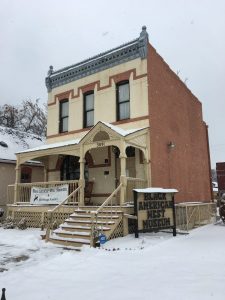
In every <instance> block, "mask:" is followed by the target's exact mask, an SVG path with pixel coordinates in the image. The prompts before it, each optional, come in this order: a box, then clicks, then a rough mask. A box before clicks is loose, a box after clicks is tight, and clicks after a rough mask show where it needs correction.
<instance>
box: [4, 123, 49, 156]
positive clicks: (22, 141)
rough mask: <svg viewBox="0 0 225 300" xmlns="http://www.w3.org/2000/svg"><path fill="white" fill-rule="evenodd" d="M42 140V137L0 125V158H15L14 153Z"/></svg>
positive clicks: (35, 144) (41, 142) (36, 144)
mask: <svg viewBox="0 0 225 300" xmlns="http://www.w3.org/2000/svg"><path fill="white" fill-rule="evenodd" d="M43 142H44V138H43V137H39V136H37V135H34V134H31V133H27V132H22V131H19V130H15V129H12V128H8V127H2V126H0V159H2V160H11V161H12V160H16V155H15V153H17V152H19V151H21V150H24V149H28V148H30V147H31V146H38V145H40V144H43Z"/></svg>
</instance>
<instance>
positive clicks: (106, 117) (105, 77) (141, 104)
mask: <svg viewBox="0 0 225 300" xmlns="http://www.w3.org/2000/svg"><path fill="white" fill-rule="evenodd" d="M131 69H136V75H137V76H138V75H142V74H146V73H147V61H146V59H143V60H141V59H139V58H137V59H135V60H132V61H129V62H126V63H124V64H121V65H118V66H114V67H112V68H110V69H107V70H104V71H101V72H98V73H96V74H92V75H90V76H86V77H84V78H81V79H79V80H76V81H73V82H71V83H68V84H65V85H63V86H60V87H56V88H54V89H53V90H52V91H51V92H50V93H49V100H48V104H51V103H53V102H54V99H55V95H57V94H60V93H63V92H66V91H68V90H72V89H73V90H74V94H75V95H76V94H77V93H78V87H81V86H84V85H87V84H90V83H92V82H95V81H98V80H100V86H101V87H102V86H105V85H108V84H109V77H110V76H112V75H116V74H120V73H123V72H126V71H128V70H131ZM129 82H130V118H138V117H142V116H146V115H148V86H147V77H146V76H145V77H143V78H140V79H137V80H133V73H131V76H130V79H129ZM94 94H95V97H94V101H95V110H94V122H95V124H96V123H97V122H98V121H105V122H109V123H112V122H115V121H116V88H115V83H114V81H112V86H111V87H109V88H106V89H104V90H100V91H97V85H95V91H94ZM148 125H149V123H148V120H142V121H137V122H132V123H126V124H123V125H120V126H121V127H122V128H140V127H146V126H148ZM81 129H83V95H82V93H81V94H80V97H79V98H74V99H70V101H69V131H74V130H81ZM58 133H59V102H58V101H57V102H56V104H55V105H50V106H48V128H47V135H48V136H50V137H51V135H57V134H58ZM84 134H85V133H84V132H82V133H73V134H70V135H61V136H59V137H53V138H49V139H48V140H47V142H48V143H53V142H57V141H63V140H68V139H72V138H78V137H81V136H83V135H84Z"/></svg>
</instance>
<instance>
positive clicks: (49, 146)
mask: <svg viewBox="0 0 225 300" xmlns="http://www.w3.org/2000/svg"><path fill="white" fill-rule="evenodd" d="M101 124H103V125H105V126H106V127H108V128H110V129H111V130H113V131H114V132H115V133H117V134H119V135H120V136H123V137H126V136H128V135H130V134H133V133H135V132H138V131H141V130H143V129H146V128H148V127H142V128H134V129H128V130H125V129H122V128H120V127H118V126H115V125H112V124H110V123H106V122H103V121H99V122H98V123H97V124H96V125H94V126H93V127H92V128H91V129H90V130H89V131H88V132H87V133H86V134H85V135H84V136H83V138H77V139H71V140H66V141H62V142H57V143H52V144H44V145H41V146H39V147H35V148H30V149H27V150H23V151H20V152H17V153H16V154H23V153H30V152H35V151H42V150H49V149H54V148H60V147H65V146H72V145H78V144H79V143H81V141H83V140H84V139H85V138H86V137H87V136H88V135H89V133H90V132H91V131H92V130H93V128H95V127H97V126H99V125H101Z"/></svg>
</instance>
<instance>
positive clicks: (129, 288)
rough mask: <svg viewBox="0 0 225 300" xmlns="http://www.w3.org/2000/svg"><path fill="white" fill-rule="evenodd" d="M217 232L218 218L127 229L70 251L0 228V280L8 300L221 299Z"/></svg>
mask: <svg viewBox="0 0 225 300" xmlns="http://www.w3.org/2000/svg"><path fill="white" fill-rule="evenodd" d="M224 233H225V226H224V225H222V224H220V225H207V226H204V227H201V228H198V229H196V230H193V231H191V232H190V234H189V235H178V236H177V237H173V236H172V235H171V234H169V233H157V234H145V235H141V236H140V238H139V239H135V238H134V236H133V235H129V236H127V237H125V238H119V239H116V240H112V241H109V242H108V243H106V244H105V245H104V248H105V249H91V248H88V247H85V248H83V249H82V251H81V252H75V251H71V250H65V249H61V248H59V247H56V246H54V245H51V244H50V243H47V244H46V243H45V242H44V241H42V240H40V238H39V234H40V231H39V230H34V229H29V230H25V231H19V230H14V229H13V230H4V229H2V228H1V229H0V244H1V245H0V268H3V269H8V271H4V272H0V288H3V287H5V288H6V296H7V297H6V299H7V300H10V299H12V300H15V299H16V300H22V299H23V300H28V299H29V300H30V299H32V300H36V299H38V300H47V299H50V300H53V299H54V300H57V299H66V300H72V299H79V300H84V299H93V300H95V299H96V300H97V299H98V300H99V299H107V300H111V299H117V300H122V299H123V300H124V299H129V300H132V299H135V300H136V299H143V300H145V299H146V300H147V299H148V300H149V299H160V300H161V299H167V300H170V299H173V300H176V299H177V300H185V299H188V300H195V299H196V300H201V299H204V300H207V299H216V300H220V299H224V294H225V284H224V282H225V272H224V269H223V268H224V264H225V255H224V249H225V238H224ZM117 249H118V250H117ZM109 250H110V251H109ZM23 256H24V257H23ZM15 257H17V259H15ZM21 257H23V259H22V260H20V258H21ZM28 257H29V258H28ZM10 258H11V260H10Z"/></svg>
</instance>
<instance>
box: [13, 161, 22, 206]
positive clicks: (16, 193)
mask: <svg viewBox="0 0 225 300" xmlns="http://www.w3.org/2000/svg"><path fill="white" fill-rule="evenodd" d="M15 170H16V181H15V185H14V204H16V202H17V199H18V200H19V187H18V183H20V181H21V166H20V164H19V163H18V162H17V164H16V168H15Z"/></svg>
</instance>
